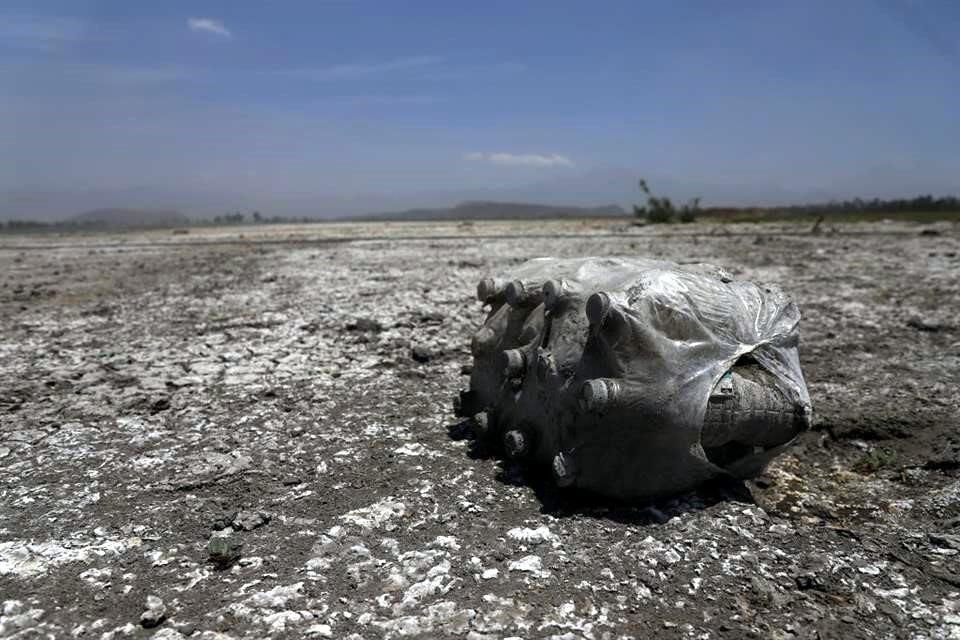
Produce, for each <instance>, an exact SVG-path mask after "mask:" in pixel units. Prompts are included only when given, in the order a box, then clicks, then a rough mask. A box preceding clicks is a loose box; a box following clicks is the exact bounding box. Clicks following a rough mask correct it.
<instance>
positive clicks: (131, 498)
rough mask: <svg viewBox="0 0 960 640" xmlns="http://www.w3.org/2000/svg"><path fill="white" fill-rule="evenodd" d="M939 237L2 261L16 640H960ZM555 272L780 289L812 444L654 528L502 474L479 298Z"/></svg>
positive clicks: (771, 236)
mask: <svg viewBox="0 0 960 640" xmlns="http://www.w3.org/2000/svg"><path fill="white" fill-rule="evenodd" d="M923 229H926V232H925V233H921V231H922V230H923ZM923 229H921V228H920V227H917V226H911V225H897V224H869V225H868V224H863V225H852V226H849V227H841V228H836V229H831V230H829V231H828V232H825V233H820V234H809V233H806V232H805V229H798V228H797V227H777V226H772V225H770V226H766V225H765V226H748V225H742V226H741V225H738V226H727V227H723V228H720V227H709V226H700V225H697V226H690V227H686V226H685V227H664V228H659V229H656V228H639V229H638V228H631V227H622V226H614V225H611V224H610V223H601V222H594V223H590V224H579V223H574V222H563V223H538V224H537V225H531V224H525V223H518V224H516V225H511V224H509V223H489V224H476V225H459V226H458V225H441V226H440V227H438V228H431V227H429V226H428V225H408V226H405V225H356V226H353V227H350V226H345V225H340V226H333V225H331V226H314V227H276V228H263V229H256V230H253V231H251V230H250V229H240V230H237V229H234V230H229V229H228V230H211V231H202V230H191V231H190V233H189V234H177V235H171V234H169V233H159V232H156V233H149V234H128V235H119V236H105V235H104V236H99V235H78V236H66V237H51V236H38V237H34V238H31V237H22V236H11V237H5V238H0V327H2V330H3V332H2V338H0V606H2V610H0V636H3V637H22V638H34V637H36V638H40V637H78V638H122V637H133V638H137V637H154V638H159V639H165V640H175V639H178V638H183V637H190V638H203V639H214V638H223V639H226V638H259V637H265V636H271V637H317V638H324V637H336V638H380V637H400V636H414V637H430V638H438V637H471V638H476V639H480V638H507V637H521V638H539V637H556V638H623V637H634V638H650V637H665V638H673V637H677V638H725V637H729V638H746V637H756V638H861V637H863V638H960V429H958V426H960V424H958V423H960V419H958V407H960V320H958V315H957V311H958V304H960V278H958V275H960V257H958V251H960V227H958V226H957V225H956V224H954V225H951V224H940V225H939V226H935V227H925V228H923ZM241 234H242V235H241ZM418 235H430V236H431V237H432V239H424V240H417V239H415V237H416V236H418ZM551 236H556V237H551ZM560 236H562V237H560ZM353 239H357V241H353ZM541 255H557V256H580V255H641V256H652V257H663V258H667V259H671V260H680V261H690V260H694V261H710V262H715V263H718V264H722V265H725V266H727V267H728V268H729V269H731V271H733V272H734V273H735V274H736V275H737V276H739V277H745V278H750V279H755V280H759V281H769V282H776V283H778V284H780V285H781V286H782V287H783V288H784V289H785V290H786V291H788V292H790V293H791V294H792V295H793V296H794V298H795V299H796V300H797V301H798V303H799V305H800V308H801V311H802V313H803V316H804V320H803V324H802V345H801V357H802V361H803V366H804V371H805V374H806V376H807V381H808V384H809V388H810V393H811V396H812V400H813V403H814V409H815V412H816V417H815V427H814V430H813V431H811V432H810V433H808V434H806V435H805V436H803V438H802V439H801V441H800V442H799V443H798V444H797V445H796V446H795V447H793V448H792V449H791V450H790V451H789V452H788V453H787V454H785V455H783V456H782V457H781V458H779V459H778V460H777V461H776V462H775V463H774V464H773V465H772V466H771V467H770V469H769V470H768V472H767V473H766V474H765V475H764V476H763V477H761V478H759V479H758V480H757V481H756V482H753V483H750V484H749V486H746V487H742V488H738V487H720V488H707V489H704V490H703V491H701V492H699V493H697V494H691V495H685V496H680V497H677V498H676V499H672V500H667V501H661V502H658V503H655V504H647V505H618V504H610V503H605V502H602V501H599V500H596V499H593V498H591V497H589V496H578V495H569V494H566V493H563V492H559V491H557V490H554V489H552V488H551V487H550V486H549V483H545V482H543V481H542V480H540V479H539V478H538V477H537V476H536V475H535V474H532V473H530V472H529V471H527V470H523V469H519V468H516V467H513V466H511V465H510V464H507V463H503V462H501V461H499V460H498V459H497V458H495V457H493V456H490V455H489V454H488V453H487V452H484V451H482V450H480V449H479V448H478V447H476V446H475V445H474V443H472V442H471V441H470V440H469V438H466V437H465V430H464V429H463V426H462V425H458V424H457V421H456V420H455V419H454V418H453V416H452V412H451V409H450V406H451V399H452V398H453V396H454V395H455V394H456V392H457V390H458V389H459V388H461V387H462V386H463V385H464V384H465V380H466V378H465V376H463V374H462V369H461V367H462V365H464V364H467V363H468V362H469V360H470V357H469V349H468V343H469V336H470V334H471V332H472V331H473V330H474V329H475V328H476V327H477V326H478V325H479V323H480V322H481V321H482V318H483V311H482V309H481V308H480V306H479V304H478V303H476V302H475V300H474V298H473V291H474V287H475V284H476V282H477V280H478V279H479V278H481V277H482V276H484V275H486V274H488V273H490V272H493V271H497V270H500V269H502V268H503V267H505V266H507V265H510V264H513V263H516V262H519V261H521V260H524V259H527V258H530V257H534V256H541ZM211 537H213V542H211Z"/></svg>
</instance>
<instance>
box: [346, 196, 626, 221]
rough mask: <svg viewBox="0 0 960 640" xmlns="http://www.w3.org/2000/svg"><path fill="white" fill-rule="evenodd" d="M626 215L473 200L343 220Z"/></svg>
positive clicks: (610, 209) (610, 208) (609, 209)
mask: <svg viewBox="0 0 960 640" xmlns="http://www.w3.org/2000/svg"><path fill="white" fill-rule="evenodd" d="M625 215H627V212H626V211H625V210H624V209H623V207H621V206H620V205H616V204H611V205H605V206H601V207H565V206H557V205H547V204H528V203H523V202H493V201H482V200H481V201H472V202H461V203H460V204H458V205H456V206H453V207H445V208H439V209H407V210H406V211H393V212H387V213H371V214H363V215H357V216H347V217H344V218H342V219H344V220H538V219H550V218H616V217H620V216H625Z"/></svg>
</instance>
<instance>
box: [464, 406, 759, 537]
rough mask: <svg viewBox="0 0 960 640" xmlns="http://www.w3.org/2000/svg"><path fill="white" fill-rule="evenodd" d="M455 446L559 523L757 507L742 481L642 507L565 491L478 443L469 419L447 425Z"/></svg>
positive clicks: (546, 475) (645, 521)
mask: <svg viewBox="0 0 960 640" xmlns="http://www.w3.org/2000/svg"><path fill="white" fill-rule="evenodd" d="M447 432H448V434H449V436H450V438H451V439H453V440H458V441H462V440H466V441H468V442H469V447H468V448H467V456H468V457H470V458H471V459H474V460H497V461H498V469H497V472H496V476H495V479H496V480H497V481H498V482H501V483H503V484H507V485H512V486H520V487H529V488H530V489H531V490H532V491H533V493H534V495H535V496H536V498H537V500H538V501H539V502H540V505H541V507H540V512H541V513H545V514H550V515H552V516H554V517H556V518H570V517H586V518H599V519H607V520H612V521H614V522H620V523H623V524H632V525H640V526H647V525H656V524H663V523H665V522H668V521H669V520H670V519H671V518H673V517H675V516H679V515H682V514H684V513H689V512H691V511H701V510H703V509H707V508H709V507H711V506H713V505H715V504H718V503H721V502H731V501H732V502H742V503H745V504H756V501H755V500H754V498H753V495H752V494H751V493H750V489H749V488H748V487H747V485H746V484H744V483H743V482H741V481H739V480H735V479H732V478H731V479H729V480H720V481H715V482H713V483H710V484H706V485H703V486H701V487H700V488H698V489H697V490H696V491H693V492H689V493H686V494H682V495H679V496H672V497H668V498H661V499H657V500H647V501H638V502H624V501H622V500H615V499H613V498H609V497H607V496H603V495H599V494H596V493H592V492H589V491H584V490H580V489H576V488H569V489H563V488H560V487H557V485H556V484H555V483H554V481H553V477H552V475H551V473H550V469H546V468H540V467H538V466H534V465H525V464H520V463H518V462H515V461H513V460H510V459H509V458H507V457H506V455H505V454H504V453H503V451H502V450H501V449H500V448H498V447H496V446H492V444H491V443H489V442H487V441H486V440H485V439H483V438H477V437H476V434H475V429H474V425H473V424H472V421H471V420H470V419H469V418H468V419H465V420H461V421H459V422H456V423H453V424H450V425H447Z"/></svg>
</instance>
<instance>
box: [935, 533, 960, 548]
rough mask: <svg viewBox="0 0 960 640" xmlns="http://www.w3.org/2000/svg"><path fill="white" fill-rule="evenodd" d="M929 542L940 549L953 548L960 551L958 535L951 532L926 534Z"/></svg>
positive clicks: (959, 536)
mask: <svg viewBox="0 0 960 640" xmlns="http://www.w3.org/2000/svg"><path fill="white" fill-rule="evenodd" d="M927 537H928V538H930V542H932V543H933V544H935V545H937V546H938V547H940V548H941V549H955V550H957V551H960V535H956V534H952V533H931V534H929V535H928V536H927Z"/></svg>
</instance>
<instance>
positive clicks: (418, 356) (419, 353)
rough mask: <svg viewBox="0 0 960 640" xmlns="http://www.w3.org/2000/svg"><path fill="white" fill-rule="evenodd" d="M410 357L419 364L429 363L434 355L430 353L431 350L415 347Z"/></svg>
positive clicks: (421, 346)
mask: <svg viewBox="0 0 960 640" xmlns="http://www.w3.org/2000/svg"><path fill="white" fill-rule="evenodd" d="M410 357H412V358H413V359H414V360H416V361H417V362H429V361H430V358H432V357H433V354H432V353H431V352H430V349H428V348H427V347H425V346H423V345H419V344H418V345H414V347H413V348H412V349H411V350H410Z"/></svg>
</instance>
